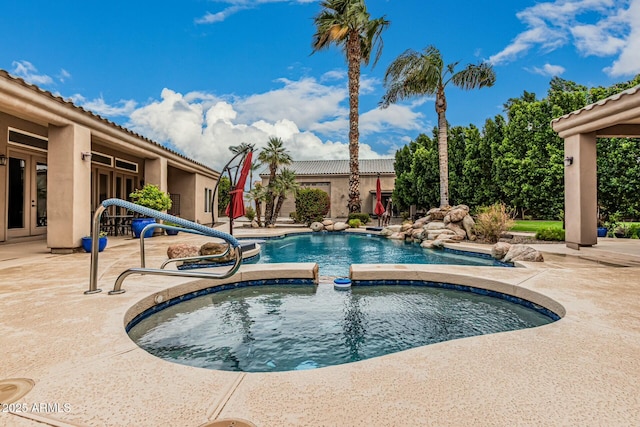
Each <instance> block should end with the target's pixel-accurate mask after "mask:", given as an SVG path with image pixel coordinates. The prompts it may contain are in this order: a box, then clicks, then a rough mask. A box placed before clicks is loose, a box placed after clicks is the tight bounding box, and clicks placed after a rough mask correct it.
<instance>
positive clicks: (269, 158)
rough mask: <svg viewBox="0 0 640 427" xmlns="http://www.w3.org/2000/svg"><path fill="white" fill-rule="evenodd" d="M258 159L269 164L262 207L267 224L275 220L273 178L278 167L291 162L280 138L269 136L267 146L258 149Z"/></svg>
mask: <svg viewBox="0 0 640 427" xmlns="http://www.w3.org/2000/svg"><path fill="white" fill-rule="evenodd" d="M258 160H260V162H261V163H264V164H267V165H269V184H267V201H266V206H265V208H264V222H265V225H267V226H269V225H272V224H273V223H274V222H275V218H274V217H273V203H274V199H275V190H274V185H275V178H276V172H277V170H278V167H280V166H284V165H289V164H291V162H292V160H291V156H290V155H289V153H287V151H286V150H285V148H284V146H283V143H282V139H280V138H275V137H271V138H269V141H268V142H267V146H266V147H265V148H263V149H262V150H261V151H260V154H259V155H258Z"/></svg>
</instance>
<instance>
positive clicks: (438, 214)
mask: <svg viewBox="0 0 640 427" xmlns="http://www.w3.org/2000/svg"><path fill="white" fill-rule="evenodd" d="M447 212H448V209H447V208H442V209H441V208H433V209H430V210H429V212H427V216H429V218H430V219H431V221H442V220H443V219H444V216H445V215H446V214H447Z"/></svg>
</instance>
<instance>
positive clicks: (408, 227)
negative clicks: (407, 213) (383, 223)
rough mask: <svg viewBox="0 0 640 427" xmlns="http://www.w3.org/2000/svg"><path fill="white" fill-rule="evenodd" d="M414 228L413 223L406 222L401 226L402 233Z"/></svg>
mask: <svg viewBox="0 0 640 427" xmlns="http://www.w3.org/2000/svg"><path fill="white" fill-rule="evenodd" d="M412 228H413V223H411V222H404V223H402V225H401V226H400V231H407V230H411V229H412Z"/></svg>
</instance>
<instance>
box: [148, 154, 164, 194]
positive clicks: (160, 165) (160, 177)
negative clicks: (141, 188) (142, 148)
mask: <svg viewBox="0 0 640 427" xmlns="http://www.w3.org/2000/svg"><path fill="white" fill-rule="evenodd" d="M167 175H168V171H167V159H166V158H157V159H145V161H144V183H145V184H154V185H157V186H158V187H159V188H160V190H162V191H167V189H168V185H167Z"/></svg>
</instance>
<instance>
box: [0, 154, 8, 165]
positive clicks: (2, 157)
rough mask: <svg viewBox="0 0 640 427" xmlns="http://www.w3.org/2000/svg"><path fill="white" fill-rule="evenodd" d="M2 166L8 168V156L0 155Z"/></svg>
mask: <svg viewBox="0 0 640 427" xmlns="http://www.w3.org/2000/svg"><path fill="white" fill-rule="evenodd" d="M0 166H7V156H5V155H4V154H0Z"/></svg>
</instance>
